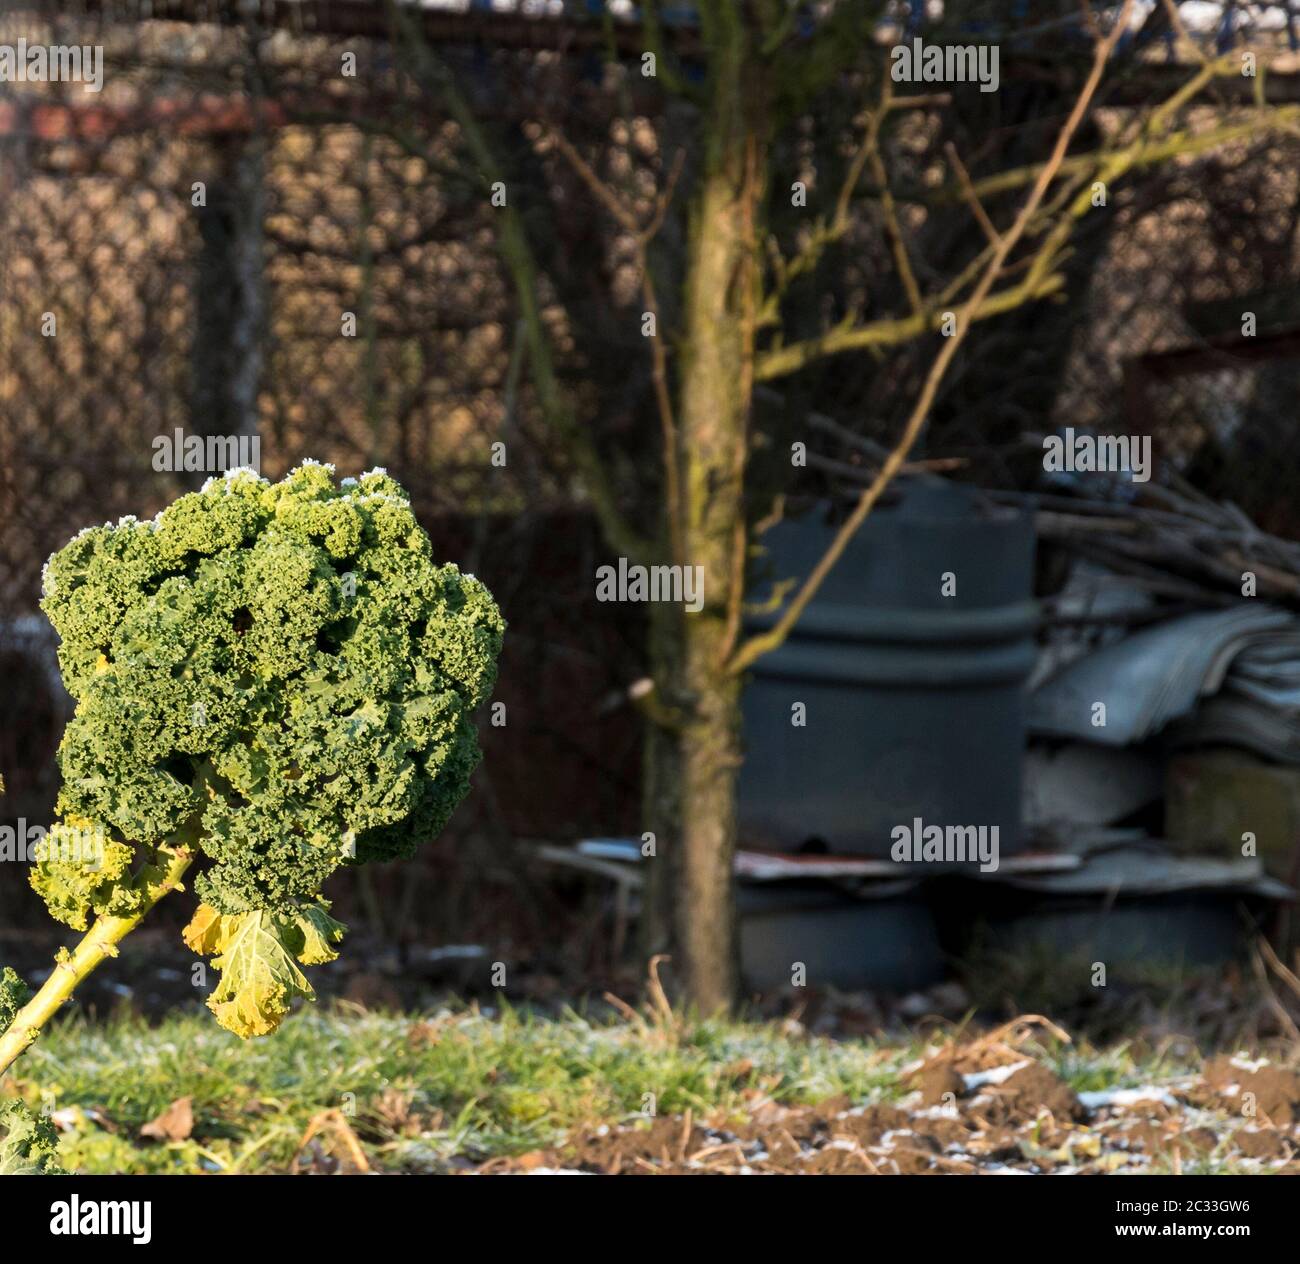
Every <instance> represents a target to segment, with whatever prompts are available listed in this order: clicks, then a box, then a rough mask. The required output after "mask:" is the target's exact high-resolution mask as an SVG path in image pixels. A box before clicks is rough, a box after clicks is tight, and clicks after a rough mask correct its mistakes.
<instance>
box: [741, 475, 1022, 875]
mask: <svg viewBox="0 0 1300 1264" xmlns="http://www.w3.org/2000/svg"><path fill="white" fill-rule="evenodd" d="M834 534H835V526H834V525H833V524H832V523H829V522H828V521H827V520H826V514H825V512H824V511H819V512H818V513H816V514H812V515H809V516H807V517H805V518H802V519H798V520H790V521H786V522H782V523H779V524H778V525H777V526H775V527H773V528H772V529H771V530H770V531H769V532H768V533H767V534H766V535H765V536H764V537H763V541H762V542H763V544H764V546H765V547H766V549H767V552H768V561H769V562H770V578H769V579H768V580H767V581H766V582H767V583H776V582H779V581H780V580H782V579H786V578H790V577H796V576H797V577H802V576H804V575H806V574H807V573H808V571H809V570H811V568H812V567H813V566H814V565H815V564H816V562H817V560H818V559H819V558H820V557H821V556H822V555H823V554H824V552H825V550H826V548H827V546H828V545H829V543H830V541H831V539H832V538H833V537H834ZM1033 563H1034V532H1033V524H1032V519H1031V518H1030V517H1029V516H1028V515H1027V514H1023V513H1020V512H1017V511H1007V510H1002V509H996V508H992V507H988V506H986V505H985V504H983V503H982V502H981V500H980V498H979V497H978V495H977V493H975V492H973V491H972V490H970V489H967V488H963V487H961V486H960V485H955V484H925V483H919V484H916V485H914V486H912V487H910V488H909V489H908V490H907V491H906V493H905V494H904V496H903V497H902V499H901V501H900V503H899V504H898V505H897V506H896V507H893V508H889V509H882V510H878V511H876V512H875V513H873V514H872V515H871V516H870V517H869V518H868V519H867V521H866V522H865V523H864V524H863V526H862V528H861V529H860V530H859V532H858V534H857V535H856V537H855V538H854V539H853V540H852V541H851V543H850V544H849V546H848V547H847V548H846V549H845V551H844V553H843V555H842V556H841V557H840V559H839V561H838V562H837V563H836V564H835V566H834V568H833V569H832V570H831V572H830V574H829V575H828V576H827V577H826V580H825V582H824V583H823V585H822V587H821V588H820V590H819V591H818V593H817V596H816V598H815V599H814V600H813V602H812V603H811V604H810V605H809V607H808V609H807V610H806V611H805V612H804V614H803V616H802V617H801V618H800V620H799V622H798V624H797V625H796V626H795V628H794V630H793V631H792V633H791V634H790V636H789V638H788V639H787V641H786V642H785V644H784V645H783V646H781V647H780V648H779V649H777V650H775V651H773V652H772V653H771V654H768V655H766V656H765V657H763V658H762V659H760V660H758V662H757V663H755V665H754V668H753V673H752V677H751V679H750V681H749V682H748V684H747V686H746V689H745V694H744V701H743V714H744V734H745V745H746V755H745V762H744V766H743V768H742V770H741V776H740V805H739V806H740V817H741V837H742V839H743V840H744V841H745V842H746V843H747V844H749V845H753V846H759V847H771V848H775V849H778V850H782V851H791V850H798V849H800V848H801V847H804V846H806V845H808V844H809V843H811V842H812V841H813V840H817V841H819V842H821V843H824V844H825V845H826V846H827V847H828V848H829V849H830V850H831V851H835V852H847V853H853V854H860V855H874V856H880V857H887V856H889V855H890V853H891V848H892V846H893V844H894V843H895V842H896V841H899V839H900V837H901V836H900V835H898V834H897V833H896V830H897V829H898V828H899V827H904V828H905V829H907V830H908V831H910V832H911V833H912V834H915V835H917V836H918V837H917V843H918V847H919V846H920V835H921V834H922V833H923V832H924V831H925V829H926V827H930V826H938V827H940V828H941V829H942V830H944V831H946V833H945V838H947V839H949V840H950V843H951V844H955V845H956V846H957V847H958V848H960V846H961V845H962V843H963V840H964V842H965V844H966V845H968V846H973V845H974V843H973V840H974V839H976V838H980V839H982V840H983V841H982V843H981V844H980V845H981V846H984V847H986V848H988V847H989V846H991V845H996V847H997V850H998V854H1010V853H1011V852H1013V851H1015V850H1017V849H1018V847H1019V844H1020V778H1021V760H1022V756H1023V750H1024V732H1025V719H1024V694H1023V690H1024V682H1025V679H1026V677H1027V676H1028V674H1029V672H1030V670H1031V668H1032V667H1033V663H1034V655H1035V644H1034V632H1035V628H1036V625H1037V620H1038V607H1037V604H1036V603H1035V602H1034V600H1033V599H1032V592H1033ZM762 595H763V594H762V590H761V589H760V591H759V593H758V594H757V597H758V599H759V600H760V601H761V597H762ZM776 617H777V616H776V615H775V614H768V615H765V616H763V617H761V618H755V619H752V620H750V626H751V628H752V629H754V630H758V629H760V628H763V627H768V626H771V623H772V621H773V620H774V619H775V618H776ZM800 721H802V723H800ZM981 827H982V828H983V829H984V831H985V833H984V834H983V835H978V834H972V833H971V832H970V831H971V830H972V829H974V830H978V829H980V828H981ZM994 829H996V831H997V832H996V834H994V833H992V832H991V831H993V830H994ZM929 837H930V838H931V839H933V838H934V837H935V836H934V835H933V832H932V831H931V832H930V835H929ZM949 851H951V846H950V847H949Z"/></svg>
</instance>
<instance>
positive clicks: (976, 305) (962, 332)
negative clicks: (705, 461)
mask: <svg viewBox="0 0 1300 1264" xmlns="http://www.w3.org/2000/svg"><path fill="white" fill-rule="evenodd" d="M1132 7H1133V0H1124V5H1123V8H1122V9H1121V10H1120V13H1119V14H1118V16H1117V17H1116V18H1115V21H1114V24H1113V26H1112V27H1111V30H1110V32H1109V34H1107V35H1106V36H1105V37H1104V38H1102V39H1101V40H1099V41H1098V42H1097V44H1096V47H1095V50H1094V53H1093V60H1092V66H1091V68H1090V69H1089V71H1088V77H1087V79H1086V80H1085V81H1084V84H1083V87H1082V88H1081V90H1080V92H1079V95H1078V97H1077V98H1076V100H1075V102H1074V107H1073V109H1071V111H1070V115H1069V117H1068V118H1067V119H1066V121H1065V123H1064V125H1063V126H1062V127H1061V131H1060V133H1059V134H1058V135H1057V138H1056V144H1055V145H1054V146H1053V148H1052V154H1051V157H1050V158H1049V159H1048V160H1047V162H1046V163H1044V165H1043V168H1042V170H1041V171H1040V172H1039V175H1038V178H1037V180H1036V181H1035V182H1034V187H1033V188H1032V190H1031V191H1030V194H1029V197H1028V198H1027V199H1026V200H1025V203H1024V205H1023V206H1022V207H1021V208H1020V213H1019V214H1018V215H1017V216H1016V219H1015V222H1014V223H1013V224H1012V225H1011V227H1010V228H1009V229H1008V230H1007V232H1006V233H1005V234H1004V235H1003V236H1002V238H1001V240H1000V242H999V244H998V245H997V246H996V247H995V248H994V250H993V254H992V257H991V258H990V259H989V262H988V264H987V265H986V266H985V269H984V274H983V275H982V276H981V277H980V281H979V284H978V285H977V286H976V287H975V291H974V293H972V295H971V296H970V298H969V299H968V300H967V303H966V306H965V308H964V309H963V311H962V314H961V316H960V318H959V319H958V322H957V328H956V330H955V332H954V333H953V334H952V335H951V336H950V337H948V338H946V339H945V340H944V345H943V347H942V348H941V349H940V351H939V354H938V355H937V356H936V357H935V359H934V362H933V364H931V366H930V371H929V373H928V374H927V375H926V379H925V383H924V385H923V386H922V388H921V393H920V395H919V397H918V398H917V401H916V404H915V406H914V407H913V409H912V412H911V414H910V415H909V417H908V419H907V423H906V424H905V425H904V427H903V433H902V436H901V437H900V439H899V441H898V444H897V446H896V447H895V448H894V449H893V451H892V452H890V454H889V456H888V457H887V458H886V459H885V461H884V463H883V464H882V465H881V468H880V472H879V473H878V474H877V475H876V477H875V479H874V480H873V481H872V483H871V485H870V486H869V487H868V488H866V490H865V491H863V493H862V495H861V497H859V499H858V503H857V505H856V506H854V509H853V512H852V513H851V514H850V515H849V516H848V518H847V519H846V520H845V521H844V523H843V525H842V526H841V527H840V529H839V531H838V532H837V533H836V535H835V539H834V540H832V541H831V545H830V547H829V548H828V549H827V550H826V552H825V553H824V554H823V555H822V557H821V559H820V560H819V561H818V563H817V565H816V566H815V567H813V569H812V571H811V573H810V574H809V575H808V577H807V579H805V580H804V583H803V585H802V587H801V588H800V589H799V592H798V594H797V595H796V596H795V598H794V600H793V601H791V602H790V604H789V605H788V606H787V607H786V608H785V610H784V612H783V613H782V614H781V616H780V617H779V618H778V619H777V621H776V623H775V624H774V625H773V626H772V627H771V628H770V629H768V630H767V631H766V632H761V633H759V634H758V635H757V636H754V637H751V638H750V639H749V640H748V641H746V642H745V643H744V644H743V645H741V647H740V648H739V650H738V651H737V652H736V654H735V655H734V656H733V658H732V660H731V662H730V664H729V670H730V671H731V672H732V673H733V674H739V673H741V672H743V671H745V670H746V669H747V668H748V667H749V666H750V664H752V663H754V662H755V661H756V660H757V659H759V658H761V657H762V656H763V655H764V654H767V653H769V652H770V651H772V650H774V649H776V648H777V646H779V645H780V644H781V643H782V642H783V641H784V640H785V639H786V637H787V636H788V635H789V634H790V630H791V629H792V628H793V627H794V625H795V624H796V623H797V622H798V621H799V617H800V615H802V614H803V612H804V610H805V609H806V608H807V607H808V604H809V602H811V601H812V599H813V597H815V596H816V595H817V591H818V589H819V588H820V587H821V585H822V581H823V580H825V578H826V576H827V575H828V574H829V573H830V571H831V569H832V568H833V567H834V565H835V563H836V562H837V561H839V559H840V555H841V554H842V553H843V552H844V550H845V549H846V548H847V547H848V544H849V541H850V540H852V539H853V537H854V535H855V534H856V533H857V530H858V528H859V527H860V526H861V525H862V523H863V521H864V520H865V519H866V516H867V515H868V514H869V513H870V512H871V510H872V508H873V507H874V506H875V504H876V502H877V501H878V500H879V499H880V496H881V493H882V492H883V491H884V490H885V488H886V487H887V486H888V485H889V483H890V482H891V481H892V480H893V478H894V476H895V475H896V474H897V473H898V471H899V469H900V468H901V467H902V466H903V465H904V464H905V463H906V461H907V458H908V455H909V454H910V452H911V450H912V447H913V445H914V444H915V443H916V440H917V437H918V436H919V435H920V433H921V427H922V426H923V425H924V424H925V420H926V418H927V417H928V416H929V412H930V407H931V405H932V404H933V403H934V398H935V395H936V394H937V393H938V390H939V384H940V383H941V382H942V381H943V378H944V375H945V374H946V373H947V371H948V367H949V365H951V363H952V360H953V357H954V356H955V355H956V354H957V349H958V348H959V347H960V346H961V344H962V342H963V341H965V338H966V335H967V334H968V333H969V332H970V328H971V323H972V320H973V317H974V314H975V313H976V312H978V311H979V309H980V305H981V304H982V303H983V302H984V300H985V299H986V298H987V297H988V295H989V292H990V291H991V290H992V288H993V284H994V282H995V281H996V279H997V277H998V274H999V273H1000V272H1001V271H1002V265H1003V264H1004V263H1005V262H1006V260H1007V257H1008V255H1010V253H1011V251H1012V250H1013V249H1014V248H1015V245H1016V243H1017V242H1018V241H1019V240H1020V239H1021V237H1023V236H1024V233H1025V230H1026V229H1027V228H1028V227H1029V223H1030V221H1031V220H1032V219H1033V217H1034V214H1035V212H1036V211H1037V210H1038V207H1039V204H1040V203H1041V202H1042V200H1043V198H1044V196H1045V195H1046V193H1047V190H1048V187H1049V186H1050V185H1051V183H1052V181H1053V179H1055V177H1056V172H1057V170H1058V168H1059V167H1060V165H1061V162H1062V161H1063V160H1064V158H1065V151H1066V150H1067V149H1068V148H1069V145H1070V141H1071V139H1072V138H1073V136H1074V133H1075V132H1076V131H1077V130H1078V127H1079V124H1080V123H1081V122H1082V121H1083V118H1084V116H1085V114H1086V113H1087V110H1088V106H1089V103H1090V102H1091V101H1092V98H1093V95H1094V94H1095V93H1096V91H1097V85H1098V84H1099V83H1100V82H1101V76H1102V72H1103V71H1104V70H1105V67H1106V62H1107V61H1108V60H1109V58H1110V54H1111V51H1112V50H1113V49H1114V47H1115V44H1116V42H1117V41H1118V40H1119V37H1120V34H1121V33H1122V32H1123V30H1124V28H1125V26H1126V25H1127V22H1128V16H1129V12H1130V11H1131V9H1132Z"/></svg>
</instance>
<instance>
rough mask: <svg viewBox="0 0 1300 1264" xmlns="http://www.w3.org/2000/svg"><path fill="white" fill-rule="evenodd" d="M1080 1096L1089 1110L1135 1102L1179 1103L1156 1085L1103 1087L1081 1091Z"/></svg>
mask: <svg viewBox="0 0 1300 1264" xmlns="http://www.w3.org/2000/svg"><path fill="white" fill-rule="evenodd" d="M1078 1098H1079V1101H1080V1102H1082V1103H1083V1105H1084V1106H1086V1107H1087V1108H1088V1109H1089V1110H1097V1109H1099V1108H1100V1107H1102V1106H1132V1105H1133V1104H1134V1103H1135V1102H1161V1103H1163V1104H1164V1105H1165V1106H1177V1105H1178V1103H1177V1102H1176V1101H1175V1100H1174V1099H1173V1097H1171V1096H1170V1094H1169V1093H1167V1092H1166V1091H1165V1090H1164V1089H1162V1088H1157V1087H1156V1086H1155V1085H1148V1086H1147V1087H1145V1088H1103V1089H1098V1090H1097V1091H1095V1092H1091V1093H1080V1094H1078Z"/></svg>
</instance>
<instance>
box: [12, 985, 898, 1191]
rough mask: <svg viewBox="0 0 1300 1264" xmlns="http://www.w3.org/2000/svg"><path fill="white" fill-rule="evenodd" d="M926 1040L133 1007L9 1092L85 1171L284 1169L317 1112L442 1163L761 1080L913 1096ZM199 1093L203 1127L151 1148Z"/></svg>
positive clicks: (548, 1140)
mask: <svg viewBox="0 0 1300 1264" xmlns="http://www.w3.org/2000/svg"><path fill="white" fill-rule="evenodd" d="M916 1052H917V1046H914V1045H902V1046H900V1045H892V1046H888V1047H878V1046H873V1045H870V1044H864V1043H859V1042H844V1043H839V1042H834V1041H830V1040H822V1039H813V1038H808V1037H804V1036H793V1035H788V1034H783V1032H782V1029H781V1028H780V1027H779V1026H778V1025H774V1024H766V1025H763V1024H726V1025H720V1024H716V1023H700V1024H693V1025H688V1026H684V1027H682V1028H680V1029H677V1030H674V1031H666V1030H662V1029H659V1028H655V1027H653V1026H650V1025H637V1024H629V1023H626V1022H622V1021H617V1022H615V1021H591V1020H588V1019H585V1018H583V1017H581V1016H579V1015H577V1014H572V1013H571V1014H568V1015H566V1016H564V1017H562V1018H560V1019H558V1020H557V1019H548V1018H540V1017H535V1016H530V1015H529V1014H527V1013H524V1012H519V1011H514V1010H506V1011H504V1012H502V1013H500V1014H497V1015H492V1016H489V1015H486V1014H483V1013H479V1012H477V1011H476V1010H473V1009H469V1010H459V1011H454V1012H453V1011H442V1012H440V1013H439V1014H438V1015H435V1016H433V1017H431V1018H424V1019H419V1018H412V1017H408V1016H400V1015H397V1016H395V1015H381V1014H371V1013H355V1012H349V1011H347V1010H345V1009H343V1008H336V1009H334V1010H332V1011H319V1010H305V1011H303V1012H302V1013H300V1014H298V1015H296V1016H294V1017H292V1018H291V1019H289V1020H288V1021H287V1022H286V1023H285V1024H284V1026H283V1027H282V1028H281V1030H280V1031H279V1032H277V1033H276V1034H275V1035H274V1036H271V1037H267V1038H265V1039H262V1040H255V1041H250V1042H248V1043H244V1042H241V1041H240V1040H238V1039H237V1038H235V1037H233V1036H231V1035H229V1034H228V1033H226V1032H224V1031H222V1030H221V1029H220V1028H218V1027H217V1026H216V1025H215V1024H214V1023H213V1021H212V1019H211V1018H210V1017H209V1016H208V1015H207V1014H206V1013H199V1014H188V1013H186V1014H181V1013H178V1014H175V1015H173V1016H171V1017H169V1018H167V1019H166V1020H164V1021H163V1022H162V1023H160V1024H158V1025H157V1026H149V1025H148V1024H146V1023H145V1022H143V1021H142V1020H140V1019H138V1018H132V1017H121V1018H116V1019H113V1020H110V1021H109V1022H107V1023H102V1024H93V1025H92V1024H90V1023H87V1022H84V1021H73V1022H68V1023H65V1024H64V1025H62V1026H56V1027H55V1028H54V1029H53V1030H52V1031H50V1032H49V1033H47V1034H46V1035H45V1036H43V1037H42V1038H41V1040H40V1041H39V1042H38V1043H37V1044H36V1045H35V1046H33V1048H32V1049H31V1050H30V1051H29V1052H28V1053H27V1054H26V1055H24V1057H23V1059H22V1061H21V1062H20V1063H19V1064H17V1066H15V1068H14V1073H15V1074H14V1079H13V1080H12V1081H11V1084H10V1089H11V1090H12V1089H13V1088H14V1087H16V1088H17V1091H19V1092H20V1093H22V1094H23V1095H24V1096H25V1097H27V1098H28V1099H29V1100H30V1101H31V1102H32V1103H33V1104H43V1105H45V1106H47V1107H48V1108H50V1109H53V1110H55V1111H58V1112H66V1113H60V1114H59V1116H58V1119H59V1122H60V1124H61V1125H62V1126H63V1127H64V1128H66V1129H67V1131H65V1132H64V1134H63V1138H62V1146H63V1155H64V1162H65V1164H66V1165H67V1166H69V1167H71V1168H73V1169H75V1170H78V1171H84V1172H92V1173H108V1172H171V1173H198V1172H282V1171H285V1170H287V1169H288V1168H289V1166H290V1164H291V1162H292V1160H293V1157H294V1155H295V1153H297V1152H298V1150H299V1146H300V1141H301V1138H302V1136H303V1133H304V1131H305V1129H306V1128H307V1127H308V1125H309V1123H310V1122H311V1120H312V1119H313V1118H314V1117H315V1116H317V1115H318V1114H319V1113H320V1112H321V1111H324V1110H328V1109H337V1110H340V1111H342V1112H343V1113H344V1116H345V1117H346V1118H347V1119H348V1121H349V1125H350V1126H351V1127H352V1128H354V1129H355V1131H356V1133H357V1134H358V1136H359V1137H360V1138H361V1141H362V1145H363V1147H364V1149H365V1151H366V1155H367V1159H368V1161H369V1162H370V1163H371V1165H372V1166H374V1167H376V1168H380V1169H384V1170H395V1171H428V1170H436V1169H438V1168H440V1167H442V1166H443V1165H445V1164H446V1163H448V1162H449V1161H450V1160H451V1159H452V1158H453V1156H455V1155H464V1156H467V1157H470V1158H473V1159H482V1158H487V1157H490V1156H494V1155H500V1154H517V1153H523V1152H526V1151H529V1150H533V1149H537V1148H539V1147H543V1146H547V1145H551V1144H553V1143H555V1142H556V1141H558V1140H560V1139H561V1138H562V1136H563V1134H564V1133H565V1131H566V1130H568V1129H570V1128H575V1127H582V1126H592V1127H596V1126H599V1125H600V1124H601V1123H605V1122H613V1121H618V1120H624V1119H629V1118H633V1117H635V1116H637V1115H638V1114H641V1115H645V1114H648V1113H649V1112H650V1110H651V1109H653V1111H654V1112H656V1113H658V1114H673V1113H679V1112H683V1111H685V1110H687V1109H689V1110H691V1111H693V1112H694V1113H695V1115H696V1116H697V1117H698V1116H699V1115H700V1114H702V1113H705V1112H713V1111H715V1110H723V1111H728V1112H740V1111H743V1109H744V1106H745V1101H746V1097H745V1094H746V1091H749V1092H750V1093H751V1094H752V1091H753V1090H754V1089H755V1088H758V1089H760V1090H761V1091H762V1092H763V1093H765V1094H767V1095H769V1096H771V1097H773V1098H775V1099H777V1100H779V1101H782V1102H785V1103H790V1104H795V1103H803V1102H815V1101H819V1100H822V1099H825V1098H828V1097H835V1096H838V1095H840V1094H846V1095H848V1096H849V1097H851V1098H852V1099H853V1100H854V1101H878V1100H889V1099H890V1098H891V1097H893V1096H896V1095H898V1094H899V1093H901V1091H902V1090H901V1088H900V1087H899V1085H898V1075H897V1072H898V1069H899V1067H901V1066H902V1065H905V1064H906V1062H907V1061H909V1060H910V1059H911V1058H913V1057H915V1055H916ZM187 1096H188V1097H192V1098H193V1111H194V1119H195V1125H194V1136H193V1137H192V1138H190V1139H188V1140H184V1141H174V1142H165V1143H159V1142H155V1141H148V1140H141V1139H140V1138H139V1130H140V1128H141V1126H142V1125H143V1124H145V1123H146V1122H147V1121H149V1120H150V1119H153V1118H154V1117H155V1116H157V1115H158V1114H160V1113H161V1112H162V1111H163V1110H164V1109H165V1108H166V1107H167V1106H168V1104H169V1103H170V1102H172V1101H173V1100H175V1099H177V1098H180V1097H187Z"/></svg>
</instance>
